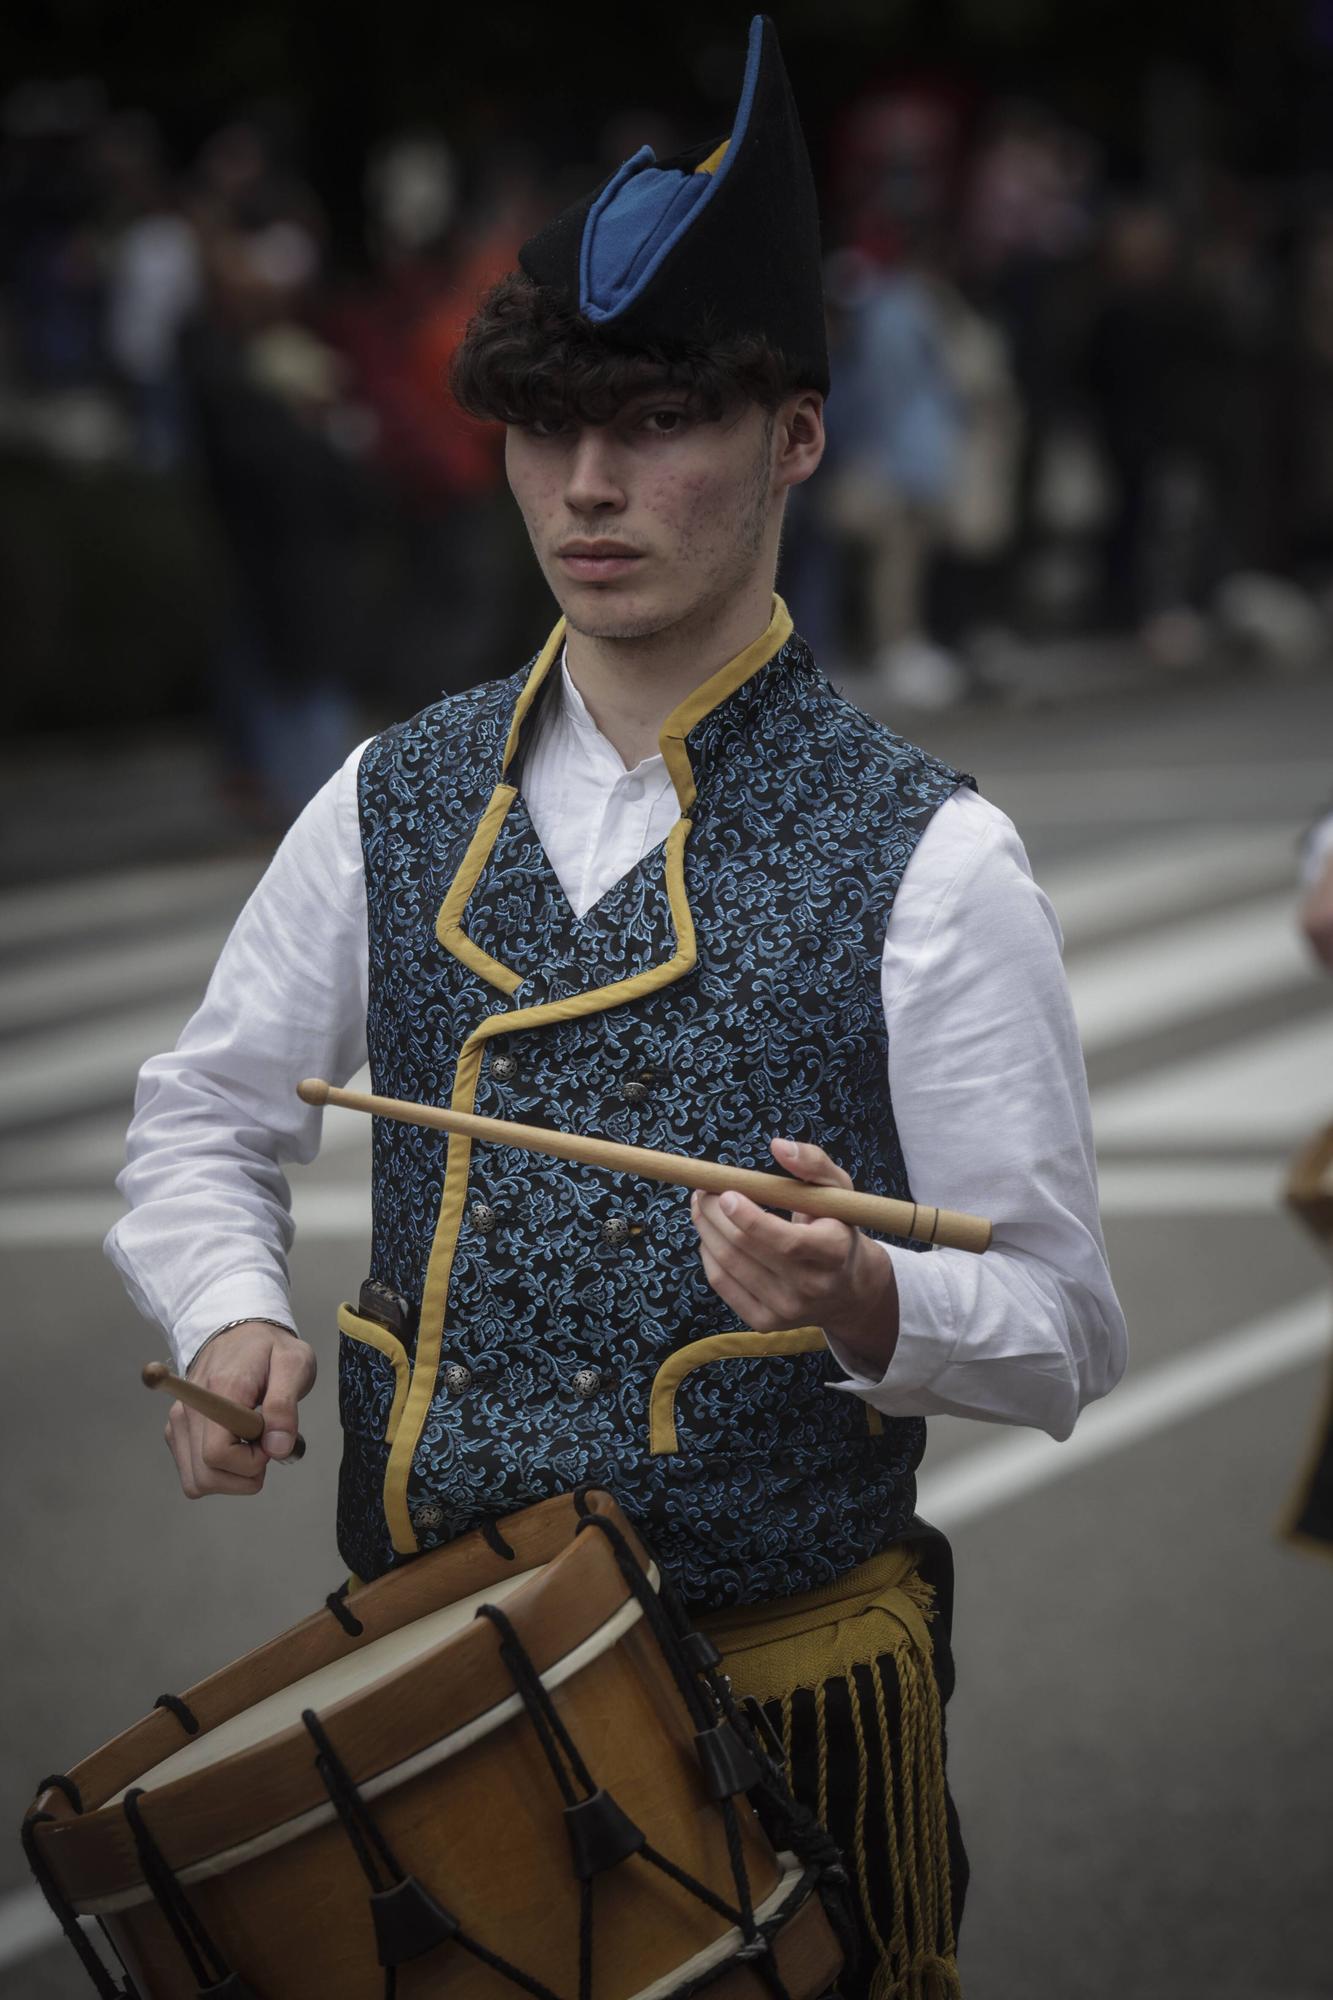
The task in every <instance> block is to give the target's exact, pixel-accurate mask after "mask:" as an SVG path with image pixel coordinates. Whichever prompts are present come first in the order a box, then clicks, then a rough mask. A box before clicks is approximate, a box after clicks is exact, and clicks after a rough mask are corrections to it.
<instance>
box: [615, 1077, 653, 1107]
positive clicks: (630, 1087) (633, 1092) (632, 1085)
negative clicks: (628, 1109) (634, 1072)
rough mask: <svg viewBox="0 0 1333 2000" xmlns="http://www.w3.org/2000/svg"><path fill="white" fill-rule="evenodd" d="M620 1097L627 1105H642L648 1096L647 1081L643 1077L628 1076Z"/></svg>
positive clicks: (622, 1086) (621, 1088) (621, 1087)
mask: <svg viewBox="0 0 1333 2000" xmlns="http://www.w3.org/2000/svg"><path fill="white" fill-rule="evenodd" d="M620 1095H621V1096H622V1097H623V1098H624V1100H625V1102H626V1104H642V1103H643V1100H644V1099H645V1097H647V1095H648V1084H647V1080H646V1079H645V1078H644V1077H641V1076H627V1077H626V1078H625V1080H624V1082H623V1083H622V1084H621V1086H620Z"/></svg>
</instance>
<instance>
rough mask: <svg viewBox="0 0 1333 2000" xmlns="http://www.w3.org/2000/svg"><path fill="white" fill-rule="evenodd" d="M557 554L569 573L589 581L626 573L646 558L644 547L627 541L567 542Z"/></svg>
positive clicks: (598, 580)
mask: <svg viewBox="0 0 1333 2000" xmlns="http://www.w3.org/2000/svg"><path fill="white" fill-rule="evenodd" d="M556 554H557V556H558V557H559V559H560V562H561V564H562V565H563V567H564V568H565V569H566V570H567V571H568V573H569V575H570V576H576V577H581V578H582V579H583V580H584V581H585V582H588V583H600V582H604V581H605V580H606V579H607V578H609V577H615V576H623V575H624V574H625V573H626V571H628V570H631V569H633V567H634V565H635V563H638V562H642V561H643V553H642V551H641V550H639V549H632V548H630V546H629V544H628V543H627V542H565V543H564V544H563V545H562V546H561V547H560V548H559V549H557V550H556Z"/></svg>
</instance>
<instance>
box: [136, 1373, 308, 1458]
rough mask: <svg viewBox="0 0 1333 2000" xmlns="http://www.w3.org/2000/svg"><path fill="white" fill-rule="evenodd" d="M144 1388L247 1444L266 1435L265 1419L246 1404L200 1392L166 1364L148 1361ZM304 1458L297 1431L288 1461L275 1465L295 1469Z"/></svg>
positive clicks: (211, 1390) (303, 1446)
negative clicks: (161, 1393)
mask: <svg viewBox="0 0 1333 2000" xmlns="http://www.w3.org/2000/svg"><path fill="white" fill-rule="evenodd" d="M143 1385H144V1387H145V1389H167V1390H169V1391H170V1393H171V1394H172V1395H173V1396H174V1397H175V1398H176V1400H177V1402H179V1403H184V1404H185V1406H186V1408H187V1409H191V1410H197V1411H198V1412H199V1415H200V1416H201V1417H211V1418H212V1420H213V1422H214V1423H215V1424H221V1425H223V1426H224V1428H225V1429H227V1430H229V1431H230V1432H231V1433H232V1435H233V1436H234V1437H238V1438H240V1439H242V1440H243V1442H244V1443H246V1444H258V1442H259V1440H260V1438H262V1437H263V1435H264V1418H263V1414H262V1413H261V1412H260V1411H259V1410H247V1409H246V1407H245V1404H244V1403H233V1402H232V1400H231V1398H230V1396H219V1395H218V1394H217V1392H216V1391H215V1390H213V1389H204V1388H201V1387H200V1385H199V1383H198V1382H187V1381H186V1379H185V1377H184V1376H183V1375H173V1374H172V1372H171V1370H170V1369H169V1368H168V1367H167V1365H166V1363H165V1362H164V1361H145V1363H144V1365H143ZM304 1457H305V1439H304V1438H303V1437H302V1436H301V1433H300V1432H299V1431H298V1432H297V1433H296V1442H295V1444H294V1445H293V1446H292V1448H291V1450H290V1451H289V1452H288V1454H287V1456H286V1458H278V1459H275V1460H274V1461H273V1462H274V1464H275V1465H294V1464H295V1463H296V1461H297V1459H298V1458H304Z"/></svg>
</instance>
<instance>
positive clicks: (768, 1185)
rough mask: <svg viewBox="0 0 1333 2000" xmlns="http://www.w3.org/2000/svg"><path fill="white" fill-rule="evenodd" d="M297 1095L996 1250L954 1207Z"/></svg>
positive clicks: (539, 1128)
mask: <svg viewBox="0 0 1333 2000" xmlns="http://www.w3.org/2000/svg"><path fill="white" fill-rule="evenodd" d="M296 1094H297V1096H298V1097H300V1098H301V1099H303V1101H304V1102H305V1103H306V1104H316V1105H323V1104H340V1105H342V1107H343V1108H344V1109H345V1110H347V1111H365V1112H368V1113H369V1114H370V1115H371V1116H372V1117H374V1118H396V1119H398V1120H400V1121H401V1122H402V1123H404V1124H407V1125H430V1126H434V1127H436V1128H437V1129H438V1130H440V1131H441V1132H458V1133H460V1134H462V1135H463V1136H464V1137H465V1138H469V1139H481V1140H483V1141H489V1143H490V1144H492V1145H495V1146H517V1147H519V1148H520V1150H522V1151H523V1152H528V1153H550V1154H553V1155H554V1157H555V1158H556V1159H557V1160H582V1161H583V1162H584V1163H585V1164H586V1165H588V1166H591V1167H609V1168H611V1169H612V1171H613V1172H615V1173H622V1174H643V1175H644V1176H645V1177H646V1178H647V1179H649V1180H655V1181H670V1182H671V1183H672V1184H673V1185H675V1186H677V1187H690V1188H702V1189H703V1190H704V1192H705V1193H706V1194H726V1193H727V1192H728V1190H733V1191H734V1192H735V1193H737V1194H744V1195H748V1196H749V1198H750V1200H751V1201H756V1202H758V1203H759V1204H760V1206H761V1207H763V1208H786V1209H793V1208H798V1209H800V1210H801V1211H802V1213H803V1214H805V1215H832V1216H835V1217H836V1218H837V1219H838V1221H839V1222H847V1223H850V1224H851V1225H852V1226H853V1227H854V1228H862V1229H877V1230H879V1231H880V1232H881V1234H883V1235H885V1236H907V1237H910V1238H911V1239H912V1240H913V1242H916V1243H939V1244H943V1245H945V1246H946V1247H947V1248H948V1249H950V1250H977V1251H980V1250H985V1249H988V1248H989V1246H990V1240H991V1225H990V1223H989V1222H987V1221H986V1220H985V1218H984V1217H983V1216H980V1215H963V1214H961V1213H959V1212H958V1211H957V1210H955V1209H950V1208H927V1207H925V1206H924V1205H921V1204H919V1203H917V1202H914V1201H894V1200H893V1199H891V1197H890V1196H888V1195H879V1194H861V1193H860V1192H859V1191H858V1190H857V1189H856V1188H836V1187H818V1186H815V1185H814V1184H812V1183H811V1182H809V1181H798V1180H787V1179H785V1178H784V1177H783V1176H782V1175H780V1174H762V1173H756V1172H755V1171H754V1169H753V1168H750V1167H724V1166H722V1165H721V1164H720V1163H719V1162H718V1161H716V1160H692V1159H689V1158H688V1157H687V1156H686V1155H685V1154H683V1153H658V1152H655V1151H653V1150H652V1149H651V1148H650V1147H647V1146H622V1145H619V1144H617V1143H616V1142H615V1141H614V1140H611V1139H592V1138H588V1137H586V1136H585V1135H584V1134H583V1133H580V1132H555V1131H551V1130H549V1129H548V1128H547V1127H546V1126H544V1125H511V1124H510V1123H509V1122H508V1120H507V1119H503V1118H478V1117H477V1116H476V1115H475V1113H473V1112H469V1111H449V1110H446V1109H445V1108H444V1107H443V1106H442V1105H436V1104H412V1103H409V1102H408V1100H407V1099H406V1098H402V1097H375V1096H372V1095H371V1093H370V1092H368V1091H361V1090H339V1089H337V1088H336V1087H335V1085H333V1084H331V1083H325V1082H324V1081H323V1079H322V1078H321V1077H317V1076H308V1077H307V1078H306V1079H305V1081H304V1083H298V1084H297V1086H296Z"/></svg>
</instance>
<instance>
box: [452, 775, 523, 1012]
mask: <svg viewBox="0 0 1333 2000" xmlns="http://www.w3.org/2000/svg"><path fill="white" fill-rule="evenodd" d="M517 797H518V793H517V792H516V791H515V789H514V787H513V786H512V785H497V786H496V788H495V790H494V791H493V792H492V793H491V802H490V804H489V805H488V806H487V808H486V810H485V812H484V813H483V814H482V816H481V818H480V819H479V820H478V821H477V828H476V832H475V833H474V834H473V836H472V838H471V840H470V841H469V842H468V846H467V853H466V854H465V855H464V856H463V859H462V861H461V863H460V864H459V869H458V873H457V874H456V875H455V877H454V879H453V881H452V882H451V883H450V884H449V893H448V895H447V896H446V897H445V899H444V901H443V903H442V904H441V905H440V914H439V916H438V917H437V918H436V920H435V935H436V937H437V938H438V939H439V940H440V943H441V944H442V945H443V946H444V948H445V950H446V951H447V952H451V953H452V954H453V956H454V957H455V958H458V959H461V960H462V962H463V964H464V965H466V966H467V967H468V968H469V969H470V970H471V971H473V972H475V973H477V974H479V976H480V977H481V978H482V979H484V980H485V981H486V982H487V984H488V985H490V986H498V987H499V989H500V991H501V992H502V993H513V992H515V991H516V990H517V989H518V988H519V987H520V986H521V985H522V984H523V975H522V973H521V972H515V971H513V970H512V969H511V968H510V967H509V966H507V965H501V963H500V961H499V959H498V958H492V957H491V955H490V953H489V952H488V951H483V950H482V948H481V946H480V945H479V944H474V943H473V942H472V939H471V938H470V937H469V936H468V934H467V932H466V931H465V930H464V929H463V912H464V910H465V909H466V908H467V899H468V897H469V896H470V895H471V894H472V891H473V890H474V889H475V888H476V886H477V882H478V879H479V877H480V875H481V871H482V869H483V868H484V867H485V866H486V863H487V862H488V861H489V860H490V858H491V849H492V848H493V847H494V846H495V843H496V841H497V840H498V839H499V837H500V828H501V827H502V826H503V825H504V820H505V814H506V813H507V812H508V811H509V808H510V806H512V805H513V803H514V800H515V799H516V798H517Z"/></svg>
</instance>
